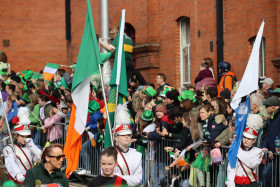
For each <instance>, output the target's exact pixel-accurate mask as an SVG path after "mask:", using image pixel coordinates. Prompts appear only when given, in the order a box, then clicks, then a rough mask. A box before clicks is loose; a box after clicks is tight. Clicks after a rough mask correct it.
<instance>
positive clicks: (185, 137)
mask: <svg viewBox="0 0 280 187" xmlns="http://www.w3.org/2000/svg"><path fill="white" fill-rule="evenodd" d="M192 142H193V141H192V135H191V131H190V130H189V129H187V128H183V129H182V133H181V139H180V142H179V143H178V144H176V145H175V146H174V147H173V148H174V150H175V149H178V150H180V151H182V150H183V149H185V148H187V147H188V146H189V145H191V144H192Z"/></svg>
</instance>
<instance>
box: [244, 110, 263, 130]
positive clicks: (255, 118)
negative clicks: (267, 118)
mask: <svg viewBox="0 0 280 187" xmlns="http://www.w3.org/2000/svg"><path fill="white" fill-rule="evenodd" d="M246 125H247V127H251V128H253V129H255V130H257V131H259V129H260V128H261V127H262V126H263V119H262V117H261V116H260V115H259V114H249V115H248V117H247V121H246Z"/></svg>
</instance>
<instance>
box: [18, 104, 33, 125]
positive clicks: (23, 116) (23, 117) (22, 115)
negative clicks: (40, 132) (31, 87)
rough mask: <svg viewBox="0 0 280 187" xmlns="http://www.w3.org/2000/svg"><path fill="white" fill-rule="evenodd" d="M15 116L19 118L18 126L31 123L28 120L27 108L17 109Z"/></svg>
mask: <svg viewBox="0 0 280 187" xmlns="http://www.w3.org/2000/svg"><path fill="white" fill-rule="evenodd" d="M17 116H18V118H19V122H18V124H19V125H29V124H30V123H31V121H30V119H29V111H28V108H26V107H20V108H19V109H18V113H17Z"/></svg>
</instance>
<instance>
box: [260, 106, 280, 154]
mask: <svg viewBox="0 0 280 187" xmlns="http://www.w3.org/2000/svg"><path fill="white" fill-rule="evenodd" d="M279 114H280V109H278V111H276V113H275V114H274V116H273V119H270V120H268V123H267V125H266V135H265V138H264V140H263V144H262V148H267V149H268V150H269V151H271V152H273V153H275V139H276V136H278V138H280V115H279Z"/></svg>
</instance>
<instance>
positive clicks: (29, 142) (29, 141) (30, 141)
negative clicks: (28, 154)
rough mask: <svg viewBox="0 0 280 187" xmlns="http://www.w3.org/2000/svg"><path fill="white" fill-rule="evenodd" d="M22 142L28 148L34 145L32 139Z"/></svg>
mask: <svg viewBox="0 0 280 187" xmlns="http://www.w3.org/2000/svg"><path fill="white" fill-rule="evenodd" d="M24 141H25V143H26V145H27V146H28V147H31V146H33V145H34V143H33V140H32V138H26V139H25V140H24Z"/></svg>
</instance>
